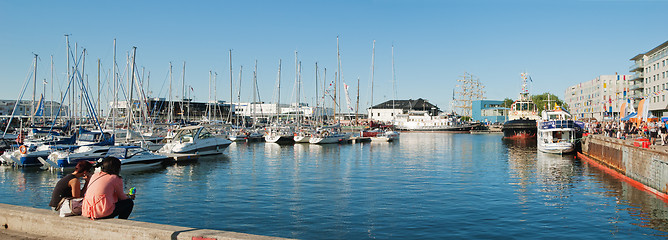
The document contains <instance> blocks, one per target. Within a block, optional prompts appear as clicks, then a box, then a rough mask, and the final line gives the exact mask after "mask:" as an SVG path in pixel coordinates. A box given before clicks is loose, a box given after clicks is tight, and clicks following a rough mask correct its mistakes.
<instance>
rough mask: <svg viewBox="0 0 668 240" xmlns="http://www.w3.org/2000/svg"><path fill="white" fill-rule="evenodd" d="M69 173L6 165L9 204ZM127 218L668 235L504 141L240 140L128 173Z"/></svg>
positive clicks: (628, 201) (286, 231)
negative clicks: (130, 199)
mask: <svg viewBox="0 0 668 240" xmlns="http://www.w3.org/2000/svg"><path fill="white" fill-rule="evenodd" d="M62 175H63V174H62V173H57V172H51V171H40V170H35V169H16V168H11V167H3V168H2V169H0V182H1V184H0V202H2V203H7V204H15V205H24V206H30V207H36V208H45V209H48V206H47V205H48V202H49V200H50V197H51V190H52V189H53V186H54V185H55V183H56V182H57V181H58V179H59V178H60V177H62ZM123 180H124V183H125V187H126V189H129V188H130V187H136V189H137V198H136V200H135V207H134V211H133V213H132V215H131V216H130V219H132V220H137V221H146V222H154V223H162V224H170V225H179V226H186V227H195V228H208V229H218V230H226V231H235V232H244V233H251V234H259V235H269V236H278V237H288V238H300V239H375V238H378V239H451V238H467V239H470V238H474V239H497V238H499V239H569V238H576V239H611V238H616V239H664V238H666V237H668V204H666V203H665V202H663V201H661V200H659V199H657V198H656V197H654V196H653V195H651V194H649V193H646V192H643V191H640V190H637V189H635V188H633V187H631V186H630V185H628V184H626V183H625V182H622V181H620V180H618V179H616V178H614V177H611V176H609V175H607V174H605V173H604V172H603V171H601V170H599V169H596V168H594V167H592V166H589V165H588V164H586V163H584V162H582V161H580V160H578V159H575V158H574V156H573V155H565V156H560V155H549V154H542V153H539V152H537V151H536V148H535V143H533V144H532V143H528V144H526V143H517V142H506V141H502V140H501V135H485V134H475V135H470V134H451V133H402V135H401V140H400V141H399V142H394V143H362V144H359V143H358V144H347V145H337V144H334V145H308V144H296V145H287V146H283V145H277V144H269V143H233V144H232V145H230V146H229V148H228V149H227V150H225V153H224V154H223V155H219V156H213V157H202V158H200V160H199V161H198V162H195V163H189V164H181V165H172V166H166V167H164V168H162V169H159V170H154V171H149V172H141V173H132V174H125V175H123Z"/></svg>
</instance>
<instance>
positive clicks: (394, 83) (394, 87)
mask: <svg viewBox="0 0 668 240" xmlns="http://www.w3.org/2000/svg"><path fill="white" fill-rule="evenodd" d="M396 85H397V82H396V80H395V74H394V44H392V93H393V96H392V112H394V100H395V99H397V86H396ZM394 116H396V114H392V121H393V122H394Z"/></svg>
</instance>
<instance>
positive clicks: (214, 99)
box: [213, 72, 218, 119]
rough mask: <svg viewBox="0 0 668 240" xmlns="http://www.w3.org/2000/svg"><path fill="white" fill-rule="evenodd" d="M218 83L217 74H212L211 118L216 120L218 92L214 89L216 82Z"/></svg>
mask: <svg viewBox="0 0 668 240" xmlns="http://www.w3.org/2000/svg"><path fill="white" fill-rule="evenodd" d="M217 81H218V73H217V72H213V118H214V119H216V112H217V111H218V92H217V89H216V82H217Z"/></svg>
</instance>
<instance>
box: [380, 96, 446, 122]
mask: <svg viewBox="0 0 668 240" xmlns="http://www.w3.org/2000/svg"><path fill="white" fill-rule="evenodd" d="M367 111H368V113H369V119H371V120H374V121H379V122H391V121H392V120H393V119H395V118H396V116H397V115H399V114H406V113H408V112H412V111H423V112H426V113H428V114H429V115H431V116H436V115H438V114H439V113H440V112H441V110H440V109H439V108H438V107H437V106H436V105H433V104H431V103H429V102H428V101H427V100H425V99H422V98H418V99H417V100H413V99H409V100H389V101H386V102H384V103H381V104H378V105H376V106H373V107H370V108H369V109H367Z"/></svg>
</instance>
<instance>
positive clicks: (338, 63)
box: [334, 36, 341, 120]
mask: <svg viewBox="0 0 668 240" xmlns="http://www.w3.org/2000/svg"><path fill="white" fill-rule="evenodd" d="M336 69H337V71H336V73H335V74H334V120H336V112H337V111H336V110H338V109H337V108H338V106H339V101H338V98H337V94H338V90H339V89H338V83H339V80H340V79H341V53H340V52H339V36H336ZM337 76H338V77H337Z"/></svg>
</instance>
